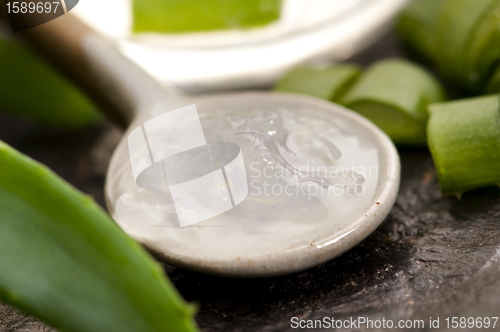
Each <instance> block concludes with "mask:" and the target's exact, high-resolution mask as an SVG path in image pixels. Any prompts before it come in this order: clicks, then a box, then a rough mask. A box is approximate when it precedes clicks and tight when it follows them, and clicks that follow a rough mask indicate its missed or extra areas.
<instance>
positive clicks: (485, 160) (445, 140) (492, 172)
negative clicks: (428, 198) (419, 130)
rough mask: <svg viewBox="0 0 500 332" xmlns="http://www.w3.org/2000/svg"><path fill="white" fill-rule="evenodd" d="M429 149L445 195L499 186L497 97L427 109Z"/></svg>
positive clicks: (499, 122)
mask: <svg viewBox="0 0 500 332" xmlns="http://www.w3.org/2000/svg"><path fill="white" fill-rule="evenodd" d="M429 112H430V119H429V124H428V129H427V133H428V142H429V148H430V150H431V153H432V157H433V159H434V164H435V166H436V171H437V176H438V180H439V184H440V185H441V190H442V192H443V194H444V195H460V194H461V193H462V192H464V191H467V190H470V189H475V188H480V187H484V186H489V185H496V184H500V118H499V117H500V116H499V112H500V97H499V96H498V95H493V96H484V97H478V98H471V99H466V100H460V101H453V102H449V103H440V104H433V105H430V106H429Z"/></svg>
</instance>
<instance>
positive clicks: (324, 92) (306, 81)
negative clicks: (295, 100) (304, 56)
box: [274, 64, 361, 102]
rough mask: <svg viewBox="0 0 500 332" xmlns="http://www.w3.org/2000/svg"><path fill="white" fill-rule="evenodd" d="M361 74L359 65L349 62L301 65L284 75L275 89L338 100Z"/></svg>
mask: <svg viewBox="0 0 500 332" xmlns="http://www.w3.org/2000/svg"><path fill="white" fill-rule="evenodd" d="M360 74H361V68H360V67H359V66H356V65H349V64H338V65H334V66H330V67H328V68H322V69H319V68H315V67H312V66H299V67H296V68H294V69H292V70H291V71H290V72H288V73H287V74H286V75H285V76H283V77H282V78H281V79H280V80H279V81H278V83H276V85H275V86H274V90H276V91H285V92H296V93H302V94H306V95H311V96H315V97H319V98H323V99H327V100H331V101H333V102H337V101H339V99H340V98H341V97H342V96H343V95H344V93H345V92H346V91H347V90H348V89H349V88H350V87H351V86H352V84H353V83H354V82H355V81H356V80H357V79H358V78H359V76H360Z"/></svg>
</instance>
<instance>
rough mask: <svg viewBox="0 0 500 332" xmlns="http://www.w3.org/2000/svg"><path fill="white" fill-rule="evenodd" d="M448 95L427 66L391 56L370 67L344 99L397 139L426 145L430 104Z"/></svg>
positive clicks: (412, 143) (353, 108)
mask: <svg viewBox="0 0 500 332" xmlns="http://www.w3.org/2000/svg"><path fill="white" fill-rule="evenodd" d="M445 98H446V97H445V93H444V91H443V89H442V87H441V85H440V84H439V82H438V81H437V80H436V79H435V78H434V77H433V76H432V74H430V73H429V72H428V71H427V70H425V69H423V68H422V67H420V66H418V65H416V64H413V63H411V62H408V61H404V60H396V59H391V60H383V61H380V62H377V63H375V64H374V65H372V66H371V67H370V68H368V70H367V71H366V72H365V73H364V74H363V75H362V76H361V78H360V79H359V80H358V81H357V83H356V84H355V85H354V86H353V87H352V89H350V90H349V91H348V92H347V94H346V95H345V97H344V98H343V99H342V102H341V103H342V104H343V105H344V106H346V107H347V108H350V109H352V110H354V111H356V112H358V113H359V114H361V115H363V116H364V117H366V118H368V119H369V120H371V121H372V122H373V123H375V124H376V125H377V126H378V127H379V128H380V129H382V130H383V131H384V132H385V133H386V134H387V135H388V136H389V137H390V138H391V139H392V140H393V141H394V143H396V144H398V145H414V146H419V145H420V146H424V145H425V144H426V134H425V127H426V121H427V118H428V114H427V105H428V104H429V103H431V102H438V101H443V100H445Z"/></svg>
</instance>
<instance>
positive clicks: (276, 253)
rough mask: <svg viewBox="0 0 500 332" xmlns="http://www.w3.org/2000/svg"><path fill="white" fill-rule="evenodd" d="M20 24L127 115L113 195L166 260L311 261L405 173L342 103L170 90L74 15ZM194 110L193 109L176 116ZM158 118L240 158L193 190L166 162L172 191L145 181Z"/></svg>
mask: <svg viewBox="0 0 500 332" xmlns="http://www.w3.org/2000/svg"><path fill="white" fill-rule="evenodd" d="M22 34H23V36H24V37H26V38H27V39H28V40H29V41H30V42H31V44H32V45H33V46H34V47H35V48H37V49H38V50H39V51H40V52H41V53H42V54H44V55H45V56H46V57H47V59H49V60H51V61H52V62H53V63H54V64H55V65H56V66H57V67H59V68H61V69H62V70H64V71H65V72H66V73H67V74H68V75H69V76H70V77H71V78H73V80H74V81H75V82H76V83H78V84H79V85H80V86H81V87H82V88H83V89H84V90H85V91H86V92H87V93H88V94H89V96H91V97H92V98H93V99H94V101H96V103H98V104H99V105H100V106H101V108H102V109H103V110H104V111H106V112H107V113H108V114H109V115H110V116H111V117H112V118H114V119H115V120H116V121H117V122H118V123H121V124H122V125H123V126H124V127H128V129H127V130H126V132H125V135H124V137H123V139H122V140H121V142H120V143H119V144H118V146H117V148H116V151H115V153H114V154H113V157H112V160H111V164H110V167H109V170H108V172H107V180H106V186H105V197H106V203H107V206H108V209H109V212H110V214H111V215H112V217H113V218H114V220H115V221H116V222H117V223H118V224H119V225H120V227H122V228H123V229H124V231H125V232H126V233H127V234H129V235H130V236H131V237H132V238H134V239H136V240H137V241H139V242H140V243H142V244H143V245H144V246H145V247H146V248H148V249H149V250H150V251H151V252H152V253H153V254H154V255H155V256H156V257H158V258H159V259H161V260H163V261H165V262H167V263H169V264H172V265H175V266H180V267H184V268H188V269H191V270H195V271H200V272H204V273H209V274H214V275H222V276H230V277H268V276H276V275H283V274H287V273H292V272H297V271H301V270H304V269H307V268H310V267H313V266H315V265H318V264H321V263H323V262H325V261H328V260H330V259H332V258H334V257H336V256H338V255H340V254H342V253H343V252H345V251H346V250H348V249H350V248H352V247H353V246H355V245H356V244H357V243H359V242H360V241H362V240H363V239H364V238H365V237H366V236H368V235H369V234H370V233H371V232H372V231H373V230H374V229H375V228H376V227H377V226H378V225H379V224H380V223H381V222H382V221H383V220H384V218H385V217H386V216H387V214H388V213H389V211H390V209H391V207H392V206H393V204H394V201H395V198H396V195H397V191H398V188H399V177H400V164H399V158H398V154H397V151H396V149H395V147H394V145H393V144H392V142H391V141H390V140H389V138H388V137H387V136H386V135H385V134H384V133H383V132H382V131H381V130H379V129H378V128H377V127H376V126H375V125H373V124H372V123H371V122H369V121H368V120H366V119H365V118H363V117H361V116H359V115H357V114H356V113H354V112H351V111H349V110H347V109H345V108H343V107H341V106H339V105H336V104H333V103H330V102H327V101H322V100H319V99H316V98H312V97H306V96H299V95H293V94H283V93H276V92H247V93H230V94H217V95H207V96H180V95H171V94H169V93H167V92H166V91H165V90H164V89H163V88H162V87H161V86H160V85H159V84H158V83H157V82H156V81H155V80H154V79H152V78H151V76H149V75H148V74H146V73H145V72H144V71H142V70H141V69H139V68H138V67H137V66H136V65H134V64H133V63H132V62H131V61H130V60H129V59H128V58H126V57H125V56H123V55H122V54H121V53H120V52H119V51H118V50H117V49H116V48H115V47H114V46H113V45H112V44H110V43H109V42H107V41H106V40H104V39H102V38H101V37H100V36H98V35H97V34H96V33H95V32H93V31H92V30H90V29H89V28H88V27H87V26H85V25H84V24H83V23H82V22H80V21H78V20H77V19H76V18H74V17H72V16H71V14H68V15H64V16H63V17H61V18H59V19H57V20H54V21H51V22H49V23H47V24H44V25H42V26H39V27H36V28H34V29H30V30H27V31H25V32H23V33H22ZM192 105H195V106H192ZM186 110H190V112H192V113H189V114H191V115H190V117H184V118H182V117H181V119H182V120H181V121H179V122H177V123H173V122H169V120H168V119H174V118H176V117H175V116H173V114H180V115H182V116H183V114H184V115H185V113H183V112H185V111H186ZM194 111H196V112H194ZM193 115H195V116H194V117H193ZM176 119H178V118H176ZM151 128H154V130H153V133H154V135H157V136H162V137H166V136H168V137H170V138H169V139H168V140H166V141H165V140H164V141H161V142H160V143H161V144H160V145H159V146H160V150H161V149H164V150H168V149H170V148H171V145H172V144H173V143H175V142H173V141H179V140H180V138H179V137H183V139H187V140H188V141H189V142H190V144H191V143H193V142H195V141H196V140H195V139H192V137H191V133H195V134H197V135H198V136H199V139H198V140H197V143H196V142H195V143H196V144H194V145H193V144H191V146H190V147H191V148H199V147H200V146H204V145H206V146H207V147H208V150H207V149H201V150H203V151H208V152H209V154H210V151H211V150H210V146H211V145H210V144H212V143H213V142H215V143H217V142H219V143H217V144H219V145H217V146H230V147H231V149H234V147H235V146H238V147H239V149H241V151H240V153H239V154H238V153H235V154H232V155H231V158H230V160H232V159H233V158H234V155H238V157H237V158H236V159H234V160H239V161H238V163H239V164H238V163H236V164H232V165H231V167H229V168H228V165H229V164H228V165H223V166H222V167H219V166H217V167H219V168H213V169H212V170H211V171H213V172H212V173H210V174H208V175H206V176H203V179H204V180H203V181H201V180H199V179H194V180H196V181H199V182H196V181H195V182H191V181H187V182H185V183H180V184H179V185H181V186H182V188H184V189H185V188H186V186H188V185H189V186H191V184H192V183H194V184H195V185H194V186H191V187H189V188H188V190H187V191H186V190H184V189H183V190H184V191H183V190H180V191H179V187H177V184H175V185H173V184H172V183H170V182H171V181H170V178H169V177H168V172H167V171H166V170H165V164H163V172H161V171H160V172H159V173H157V175H158V176H159V177H158V179H157V180H158V181H161V182H162V185H163V186H164V189H165V190H158V188H162V187H159V184H158V186H157V185H153V186H152V187H151V186H146V187H145V186H142V185H141V182H140V181H137V179H138V176H137V174H138V172H136V171H137V168H136V166H137V164H134V163H135V161H134V160H135V159H134V158H135V156H134V155H133V152H134V151H139V150H137V149H136V150H134V149H135V148H134V147H133V144H132V145H131V142H132V143H134V142H135V141H134V140H133V139H131V136H132V137H139V143H141V142H143V143H144V144H143V145H144V151H139V154H141V153H142V154H143V156H144V158H146V159H148V158H150V160H149V159H148V160H146V159H144V160H142V161H141V160H140V162H139V163H138V164H139V165H140V164H141V162H143V164H142V166H141V167H142V168H141V169H139V171H143V170H144V169H146V168H147V167H148V165H153V164H155V165H158V166H161V164H160V162H161V163H163V162H164V160H163V158H166V157H168V155H165V153H164V152H165V151H159V152H160V153H163V155H164V156H163V157H162V158H160V159H162V160H159V161H158V160H156V159H155V158H156V156H157V152H158V151H157V149H156V148H157V147H156V146H153V145H152V142H156V141H154V140H155V139H156V138H157V137H156V136H154V135H153V136H154V137H153V136H151V133H152V132H151V131H150V129H151ZM179 128H186V129H179ZM193 128H194V129H193ZM133 133H135V134H134V135H132V134H133ZM173 133H175V135H174V134H173ZM165 135H166V136H165ZM169 135H170V136H169ZM151 139H153V141H152V140H151ZM141 140H142V141H141ZM200 141H201V142H202V143H200ZM134 144H135V143H134ZM141 144H142V143H141ZM155 144H156V143H155ZM139 145H140V144H139ZM139 145H138V146H139ZM174 145H175V144H174ZM214 146H215V145H214ZM153 148H154V149H153ZM185 150H186V151H191V152H192V150H189V149H188V148H186V149H185ZM191 152H190V153H191ZM233 152H234V151H233ZM170 155H171V156H174V157H175V156H176V154H175V153H171V154H170ZM195 157H196V158H198V157H199V156H195ZM210 157H211V158H212V157H213V156H211V155H210ZM240 157H241V158H240ZM165 160H166V159H165ZM228 160H229V159H228ZM155 162H157V163H155ZM148 163H149V164H148ZM231 163H232V162H231ZM144 165H146V166H144ZM186 165H188V164H186ZM143 166H144V167H143ZM188 166H189V167H186V169H190V168H192V166H193V165H188ZM194 166H200V167H201V166H203V167H206V166H207V165H197V164H195V165H194ZM134 167H135V168H134ZM177 168H178V169H181V170H182V167H177ZM160 170H161V168H160ZM235 170H237V172H236V171H235ZM196 171H197V172H198V173H199V171H200V170H199V169H198V170H196ZM372 171H374V172H372ZM235 172H236V173H238V172H239V173H238V174H239V177H238V178H236V181H233V179H234V174H236V173H235ZM165 174H167V175H165ZM203 174H204V173H203ZM184 175H185V174H184ZM163 176H164V177H163ZM200 178H201V177H200ZM207 179H208V180H207ZM213 179H216V180H213ZM217 179H218V180H217ZM242 179H244V181H241V180H242ZM194 180H193V181H194ZM212 180H213V181H212ZM210 181H212V182H210ZM186 184H188V185H186ZM140 185H141V186H140ZM174 187H175V188H174ZM155 188H156V189H155ZM174 189H175V190H174ZM220 193H223V194H220ZM237 193H239V194H238V195H239V196H238V197H239V198H238V199H236V196H237V195H236V194H237ZM213 206H216V208H217V209H218V210H217V211H216V212H214V211H215V210H213V209H212V208H213ZM200 211H202V212H203V213H205V214H204V216H202V215H203V213H201V212H200ZM207 216H208V217H207ZM193 218H194V219H193ZM181 220H187V221H188V222H187V223H184V224H183V223H180V221H181ZM193 220H195V221H193ZM188 224H189V225H188ZM185 225H188V226H186V227H181V226H185Z"/></svg>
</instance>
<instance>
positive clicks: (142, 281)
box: [0, 142, 197, 332]
mask: <svg viewBox="0 0 500 332" xmlns="http://www.w3.org/2000/svg"><path fill="white" fill-rule="evenodd" d="M0 165H1V172H0V266H1V273H0V298H1V299H2V301H5V302H7V303H10V304H12V305H15V306H17V307H19V308H21V309H23V310H25V311H26V312H28V313H30V314H33V315H35V316H38V317H39V318H41V319H42V320H44V321H46V322H48V323H49V324H51V325H52V326H54V327H56V328H57V329H59V330H60V331H68V332H69V331H71V332H89V331H92V332H99V331H102V332H109V331H120V332H125V331H130V332H137V331H158V332H159V331H162V332H164V331H173V332H177V331H196V330H197V329H196V327H195V324H194V322H193V320H192V317H193V311H194V310H193V307H191V306H189V305H187V304H185V303H184V301H183V300H182V299H181V298H180V296H179V295H178V293H177V291H176V290H175V288H174V287H173V286H172V285H171V284H170V283H169V282H168V281H167V280H166V278H165V275H164V273H163V271H162V270H161V268H160V267H159V266H158V265H157V264H156V263H155V262H154V261H153V259H152V258H151V257H150V256H149V255H148V254H147V253H146V252H145V251H144V249H143V248H142V247H140V246H139V245H138V244H137V243H136V242H135V241H133V240H132V239H130V238H129V237H127V236H126V235H125V234H124V233H123V232H122V231H121V230H120V229H119V227H118V226H117V225H116V224H114V223H113V221H112V220H111V219H110V218H109V216H108V215H107V214H106V213H105V212H104V211H103V210H102V209H101V208H99V207H98V206H97V204H95V203H94V201H93V200H92V199H91V198H89V197H87V196H84V195H83V194H81V193H80V192H78V191H76V190H75V189H73V188H72V187H71V186H70V185H68V184H66V183H65V182H64V181H63V180H61V179H60V178H59V177H57V176H56V175H55V174H53V173H52V172H51V171H50V170H48V169H47V168H45V167H43V166H41V165H39V164H38V163H36V162H34V161H32V160H31V159H29V158H27V157H25V156H23V155H21V154H20V153H18V152H17V151H15V150H13V149H12V148H10V147H9V146H7V145H6V144H5V143H3V142H0Z"/></svg>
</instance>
